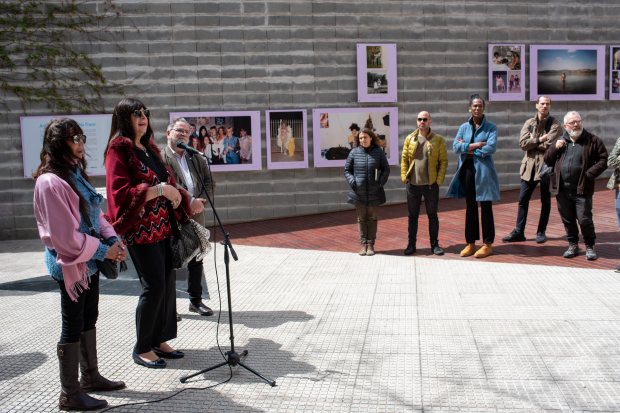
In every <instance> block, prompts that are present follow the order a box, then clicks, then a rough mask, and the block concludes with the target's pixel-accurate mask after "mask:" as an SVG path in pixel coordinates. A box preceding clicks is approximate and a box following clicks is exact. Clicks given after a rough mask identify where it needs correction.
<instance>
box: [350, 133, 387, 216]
mask: <svg viewBox="0 0 620 413" xmlns="http://www.w3.org/2000/svg"><path fill="white" fill-rule="evenodd" d="M375 170H377V173H376V176H377V178H378V179H377V180H375ZM344 176H345V178H347V182H349V185H350V186H351V190H350V191H349V199H348V201H347V202H348V203H349V204H353V205H357V206H365V207H371V206H379V205H381V204H384V203H385V191H384V190H383V186H384V185H385V183H386V182H387V180H388V176H390V165H389V164H388V161H387V158H386V157H385V154H384V153H383V149H381V148H379V147H378V146H376V145H375V144H374V143H373V144H371V145H370V146H369V147H368V148H363V147H361V146H358V147H357V148H353V150H351V152H350V153H349V157H348V158H347V163H346V164H345V165H344Z"/></svg>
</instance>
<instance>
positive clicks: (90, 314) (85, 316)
mask: <svg viewBox="0 0 620 413" xmlns="http://www.w3.org/2000/svg"><path fill="white" fill-rule="evenodd" d="M56 281H58V285H59V286H60V314H61V316H62V331H61V333H60V341H59V343H60V344H69V343H77V342H78V341H80V335H81V334H82V333H83V332H85V331H90V330H92V329H93V328H95V326H96V325H97V317H99V274H97V275H91V276H90V282H89V283H88V290H84V291H82V292H81V293H79V295H78V299H77V302H75V301H72V300H71V298H70V297H69V294H68V293H67V289H66V288H65V282H64V281H62V280H56Z"/></svg>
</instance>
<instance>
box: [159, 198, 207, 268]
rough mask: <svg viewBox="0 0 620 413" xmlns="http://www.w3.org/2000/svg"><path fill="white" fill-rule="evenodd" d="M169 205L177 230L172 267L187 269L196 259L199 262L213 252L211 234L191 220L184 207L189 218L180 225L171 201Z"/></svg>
mask: <svg viewBox="0 0 620 413" xmlns="http://www.w3.org/2000/svg"><path fill="white" fill-rule="evenodd" d="M168 204H169V206H170V209H169V210H170V220H171V224H172V227H173V228H175V229H176V230H174V229H173V235H172V240H171V242H170V247H171V249H172V266H173V267H174V269H175V270H178V269H180V268H183V267H185V266H186V265H187V264H188V263H189V262H190V261H191V260H192V259H194V257H195V258H196V259H197V260H201V259H203V258H204V257H205V256H206V255H207V254H208V253H209V252H211V243H210V242H209V237H210V236H211V233H210V232H209V230H208V229H206V228H205V227H203V226H202V225H200V224H199V223H198V222H196V221H194V220H193V219H191V218H190V217H189V216H188V215H187V212H186V211H185V208H183V207H181V208H182V209H183V213H184V214H185V216H186V217H187V221H186V222H185V223H184V224H179V223H178V222H177V220H176V217H175V216H174V209H172V204H170V201H168Z"/></svg>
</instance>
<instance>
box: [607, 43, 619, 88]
mask: <svg viewBox="0 0 620 413" xmlns="http://www.w3.org/2000/svg"><path fill="white" fill-rule="evenodd" d="M609 61H610V63H609V100H620V46H611V47H610V48H609Z"/></svg>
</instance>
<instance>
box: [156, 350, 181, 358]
mask: <svg viewBox="0 0 620 413" xmlns="http://www.w3.org/2000/svg"><path fill="white" fill-rule="evenodd" d="M153 352H154V353H155V355H156V356H157V357H161V358H165V359H182V358H183V357H185V354H183V352H182V351H178V350H174V351H171V352H170V353H166V352H165V351H161V350H158V349H156V348H155V347H153Z"/></svg>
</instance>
